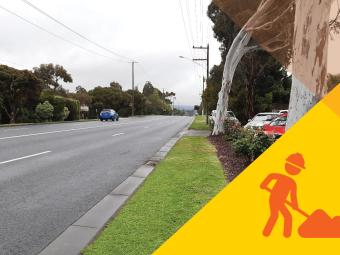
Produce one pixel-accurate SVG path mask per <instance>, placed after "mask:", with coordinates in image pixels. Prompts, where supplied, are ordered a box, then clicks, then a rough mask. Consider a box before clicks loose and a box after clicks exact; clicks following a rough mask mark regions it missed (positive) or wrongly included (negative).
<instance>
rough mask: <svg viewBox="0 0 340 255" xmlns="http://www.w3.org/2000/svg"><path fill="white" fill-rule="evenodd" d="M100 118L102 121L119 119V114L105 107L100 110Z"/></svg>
mask: <svg viewBox="0 0 340 255" xmlns="http://www.w3.org/2000/svg"><path fill="white" fill-rule="evenodd" d="M99 119H100V121H103V120H105V121H108V120H112V121H119V115H118V113H117V112H116V111H115V110H113V109H104V110H102V111H101V112H100V114H99Z"/></svg>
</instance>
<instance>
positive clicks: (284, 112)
mask: <svg viewBox="0 0 340 255" xmlns="http://www.w3.org/2000/svg"><path fill="white" fill-rule="evenodd" d="M279 114H280V115H281V114H288V110H281V111H279Z"/></svg>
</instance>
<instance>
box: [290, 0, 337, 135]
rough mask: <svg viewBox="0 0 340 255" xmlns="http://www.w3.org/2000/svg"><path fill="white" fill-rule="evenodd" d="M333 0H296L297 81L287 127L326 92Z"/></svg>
mask: <svg viewBox="0 0 340 255" xmlns="http://www.w3.org/2000/svg"><path fill="white" fill-rule="evenodd" d="M332 1H333V0H322V1H320V0H307V1H306V0H296V12H295V22H294V41H293V61H292V63H293V83H292V89H291V94H290V102H289V114H288V120H287V126H286V129H289V128H290V127H291V126H292V125H294V123H295V122H297V121H298V120H299V119H300V118H301V117H302V116H303V115H304V114H305V113H306V112H308V110H309V109H310V108H312V107H313V105H315V104H316V103H317V102H318V101H319V100H320V99H321V98H322V97H323V96H324V95H325V94H326V93H327V86H326V75H327V52H328V37H329V16H330V9H331V4H332Z"/></svg>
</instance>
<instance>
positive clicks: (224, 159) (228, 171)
mask: <svg viewBox="0 0 340 255" xmlns="http://www.w3.org/2000/svg"><path fill="white" fill-rule="evenodd" d="M209 140H210V142H211V143H212V144H213V145H215V147H216V150H217V156H218V158H219V160H220V161H221V163H222V165H223V169H224V173H225V176H226V178H227V180H228V181H232V180H233V179H235V178H236V177H237V176H238V175H239V174H240V173H241V172H242V171H243V170H244V169H245V168H246V167H247V166H248V165H249V163H250V162H249V160H248V158H247V157H245V156H242V155H239V154H237V153H236V152H235V150H234V148H233V147H232V145H231V142H229V141H226V140H225V139H224V137H223V135H219V136H210V137H209Z"/></svg>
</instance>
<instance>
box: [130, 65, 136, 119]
mask: <svg viewBox="0 0 340 255" xmlns="http://www.w3.org/2000/svg"><path fill="white" fill-rule="evenodd" d="M130 63H131V64H132V102H131V116H134V115H135V64H137V63H138V62H136V61H132V62H130Z"/></svg>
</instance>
